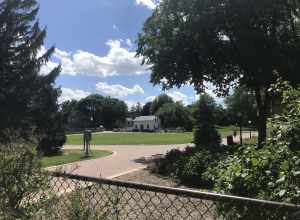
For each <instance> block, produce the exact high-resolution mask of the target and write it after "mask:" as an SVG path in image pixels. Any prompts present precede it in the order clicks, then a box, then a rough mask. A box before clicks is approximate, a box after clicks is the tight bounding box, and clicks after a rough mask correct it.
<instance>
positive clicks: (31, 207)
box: [0, 141, 48, 219]
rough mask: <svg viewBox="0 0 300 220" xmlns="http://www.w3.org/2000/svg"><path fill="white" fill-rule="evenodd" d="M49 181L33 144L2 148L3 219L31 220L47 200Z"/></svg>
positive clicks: (0, 195)
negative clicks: (46, 193) (43, 193)
mask: <svg viewBox="0 0 300 220" xmlns="http://www.w3.org/2000/svg"><path fill="white" fill-rule="evenodd" d="M21 142H22V143H21ZM47 180H48V179H47V175H45V173H44V172H43V170H42V168H41V165H40V161H39V158H38V157H37V155H36V153H35V150H34V148H33V147H31V144H24V141H20V143H14V144H7V145H0V219H30V218H31V217H32V216H33V215H34V214H35V213H36V212H37V211H38V210H39V209H40V208H41V206H42V205H43V202H44V201H45V200H47V199H48V198H46V197H45V195H42V194H40V193H41V192H43V191H46V189H47V185H48V184H47V182H48V181H47ZM37 195H38V199H39V202H32V201H33V200H34V199H36V198H37V197H36V196H37Z"/></svg>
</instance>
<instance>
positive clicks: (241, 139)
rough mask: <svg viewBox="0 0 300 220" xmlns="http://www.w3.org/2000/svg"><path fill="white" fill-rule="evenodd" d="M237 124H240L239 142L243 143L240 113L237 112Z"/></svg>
mask: <svg viewBox="0 0 300 220" xmlns="http://www.w3.org/2000/svg"><path fill="white" fill-rule="evenodd" d="M237 116H238V120H239V125H240V144H241V145H243V128H242V116H243V115H242V113H241V112H239V113H237Z"/></svg>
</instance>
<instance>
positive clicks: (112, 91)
mask: <svg viewBox="0 0 300 220" xmlns="http://www.w3.org/2000/svg"><path fill="white" fill-rule="evenodd" d="M96 89H97V90H98V91H100V92H102V93H104V94H106V95H109V96H112V97H119V98H122V97H127V96H129V95H133V94H144V93H145V92H144V89H143V88H142V87H140V86H139V85H135V86H134V87H133V88H127V87H125V86H122V85H119V84H115V85H109V84H108V83H106V82H99V83H97V84H96Z"/></svg>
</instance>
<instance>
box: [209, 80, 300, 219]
mask: <svg viewBox="0 0 300 220" xmlns="http://www.w3.org/2000/svg"><path fill="white" fill-rule="evenodd" d="M275 89H276V92H279V93H280V95H281V97H282V99H283V102H282V104H283V105H282V106H283V111H282V114H281V115H277V116H276V117H274V118H273V119H272V120H271V123H270V125H271V128H272V133H271V134H272V136H271V140H270V141H269V142H268V143H266V144H265V146H264V147H263V148H262V149H257V146H256V145H254V144H247V145H245V146H243V147H241V148H239V149H238V150H237V151H236V152H235V153H233V154H232V155H229V156H227V158H225V159H223V160H221V161H220V162H219V163H218V165H217V166H215V165H213V166H210V168H208V170H207V171H206V172H205V174H204V177H205V178H207V179H210V180H211V181H212V182H214V189H215V190H216V191H218V192H221V193H231V194H234V195H238V196H246V197H254V198H259V199H265V200H273V201H279V202H289V203H296V204H299V203H300V151H299V143H300V138H299V131H300V123H299V121H300V104H299V103H300V93H299V91H297V90H296V89H294V88H292V87H290V86H289V85H288V84H286V83H278V84H277V85H275ZM218 209H219V211H220V212H224V213H228V215H229V216H231V219H284V217H285V214H283V213H279V212H278V213H276V212H275V211H274V213H270V212H268V211H265V212H257V211H256V210H253V209H251V208H249V209H244V208H241V207H238V206H236V207H233V206H232V205H231V206H218Z"/></svg>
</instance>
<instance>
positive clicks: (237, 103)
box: [225, 87, 257, 126]
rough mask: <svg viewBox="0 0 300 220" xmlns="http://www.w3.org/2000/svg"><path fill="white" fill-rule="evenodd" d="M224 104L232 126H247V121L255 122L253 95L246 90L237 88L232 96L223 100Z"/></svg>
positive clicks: (255, 109)
mask: <svg viewBox="0 0 300 220" xmlns="http://www.w3.org/2000/svg"><path fill="white" fill-rule="evenodd" d="M225 104H226V108H227V111H228V113H229V117H230V119H231V121H232V124H238V125H239V126H249V121H251V122H252V124H255V123H256V121H257V107H256V101H255V95H254V94H253V93H252V92H251V91H248V90H247V88H244V87H237V88H236V89H235V90H234V92H233V94H232V95H230V96H228V97H227V98H226V99H225Z"/></svg>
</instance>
